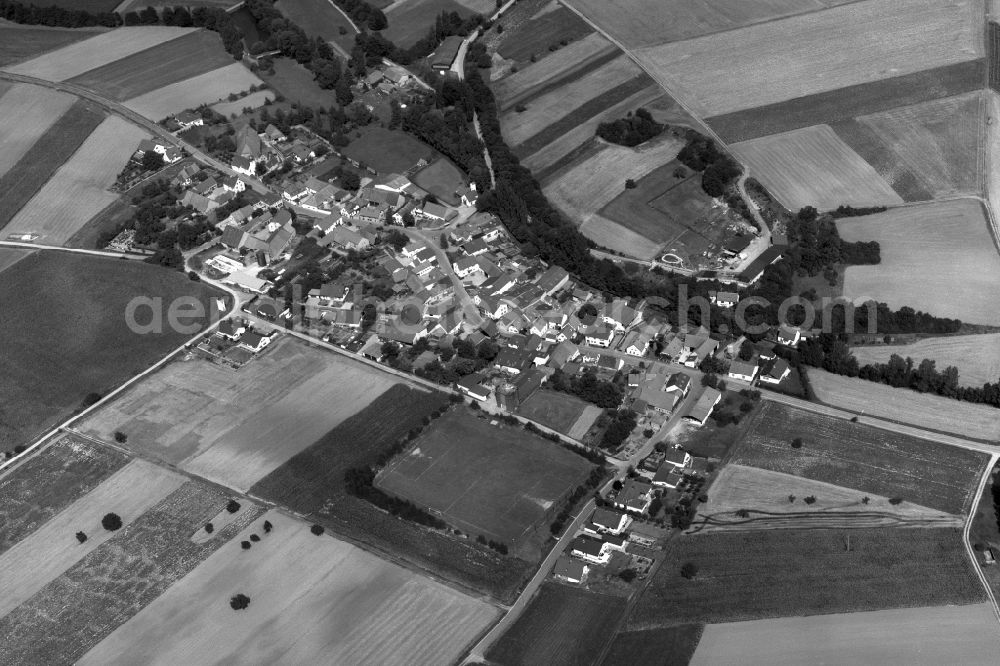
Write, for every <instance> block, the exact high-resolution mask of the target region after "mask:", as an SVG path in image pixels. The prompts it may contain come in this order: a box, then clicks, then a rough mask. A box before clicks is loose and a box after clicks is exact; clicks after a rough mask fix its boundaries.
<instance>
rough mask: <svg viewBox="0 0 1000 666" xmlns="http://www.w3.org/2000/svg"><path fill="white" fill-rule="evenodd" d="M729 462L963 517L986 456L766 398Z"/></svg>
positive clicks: (969, 503)
mask: <svg viewBox="0 0 1000 666" xmlns="http://www.w3.org/2000/svg"><path fill="white" fill-rule="evenodd" d="M811 375H812V373H810V376H811ZM795 439H801V440H802V442H803V443H802V447H801V448H798V449H794V448H792V446H791V443H792V441H793V440H795ZM731 462H732V463H735V464H739V465H748V466H751V467H760V468H762V469H767V470H772V471H775V472H783V473H786V474H794V475H796V476H801V477H803V478H806V479H812V480H814V481H824V482H827V483H832V484H836V485H838V486H842V487H844V488H852V489H854V490H857V491H860V492H862V493H870V494H878V495H883V496H885V497H900V498H902V499H903V500H904V501H905V502H908V503H913V504H918V505H921V506H925V507H928V508H930V509H936V510H938V511H944V512H947V513H950V514H956V515H964V514H965V513H966V512H967V511H968V510H969V506H970V505H971V502H972V494H973V490H974V489H975V484H976V482H977V481H978V478H979V474H980V473H981V472H982V467H983V465H984V464H985V462H986V458H985V456H984V455H983V454H981V453H978V452H975V451H968V450H965V449H959V448H954V447H950V446H947V445H944V444H940V443H938V442H931V441H927V440H924V439H919V438H916V437H910V436H908V435H903V434H899V433H894V432H888V431H885V430H880V429H878V428H874V427H872V426H867V425H863V424H860V423H851V422H850V421H847V420H842V419H835V418H831V417H829V416H822V415H820V414H814V413H812V412H807V411H804V410H801V409H795V408H794V407H789V406H787V405H783V404H781V403H776V402H771V401H766V402H765V403H764V405H763V407H762V409H761V411H760V414H759V415H758V416H757V418H756V419H755V420H754V422H753V424H752V426H751V427H750V429H749V430H748V431H747V433H746V435H745V436H744V438H743V441H742V442H741V443H740V444H739V446H738V447H737V449H736V451H734V453H733V456H732V459H731ZM873 501H874V500H873Z"/></svg>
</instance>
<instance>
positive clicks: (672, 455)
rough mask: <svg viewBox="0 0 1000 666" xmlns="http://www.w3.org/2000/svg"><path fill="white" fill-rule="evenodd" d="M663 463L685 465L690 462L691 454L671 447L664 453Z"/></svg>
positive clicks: (676, 465)
mask: <svg viewBox="0 0 1000 666" xmlns="http://www.w3.org/2000/svg"><path fill="white" fill-rule="evenodd" d="M663 463H664V464H669V465H673V466H674V467H687V466H688V465H690V464H691V454H690V453H688V452H687V451H681V450H680V449H672V450H670V451H667V452H665V453H664V455H663Z"/></svg>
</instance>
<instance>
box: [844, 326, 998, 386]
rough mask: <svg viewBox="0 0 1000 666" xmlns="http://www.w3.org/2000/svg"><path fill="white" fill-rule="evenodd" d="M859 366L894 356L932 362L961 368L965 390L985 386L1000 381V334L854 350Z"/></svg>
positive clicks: (940, 366) (959, 369)
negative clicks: (967, 387) (969, 387)
mask: <svg viewBox="0 0 1000 666" xmlns="http://www.w3.org/2000/svg"><path fill="white" fill-rule="evenodd" d="M851 352H852V353H853V354H854V356H855V358H857V359H858V363H860V364H861V365H865V364H866V363H888V362H889V357H890V356H892V355H893V354H896V355H898V356H901V357H902V358H907V357H909V358H912V359H913V361H914V363H920V361H922V360H923V359H925V358H929V359H931V360H933V361H934V362H935V363H936V367H937V369H938V370H944V369H945V368H946V367H948V366H949V365H951V366H954V367H956V368H958V383H959V385H961V386H982V385H983V384H985V383H987V382H995V381H997V379H998V378H1000V333H989V334H986V335H956V336H949V337H943V338H926V339H924V340H918V341H917V342H914V343H912V344H908V345H862V346H860V347H852V348H851Z"/></svg>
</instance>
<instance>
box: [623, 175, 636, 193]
mask: <svg viewBox="0 0 1000 666" xmlns="http://www.w3.org/2000/svg"><path fill="white" fill-rule="evenodd" d="M625 189H626V190H634V189H635V181H634V180H632V179H631V178H626V179H625Z"/></svg>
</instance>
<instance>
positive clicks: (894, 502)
mask: <svg viewBox="0 0 1000 666" xmlns="http://www.w3.org/2000/svg"><path fill="white" fill-rule="evenodd" d="M902 502H903V498H902V497H890V498H889V504H892V505H893V506H895V505H897V504H902Z"/></svg>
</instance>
